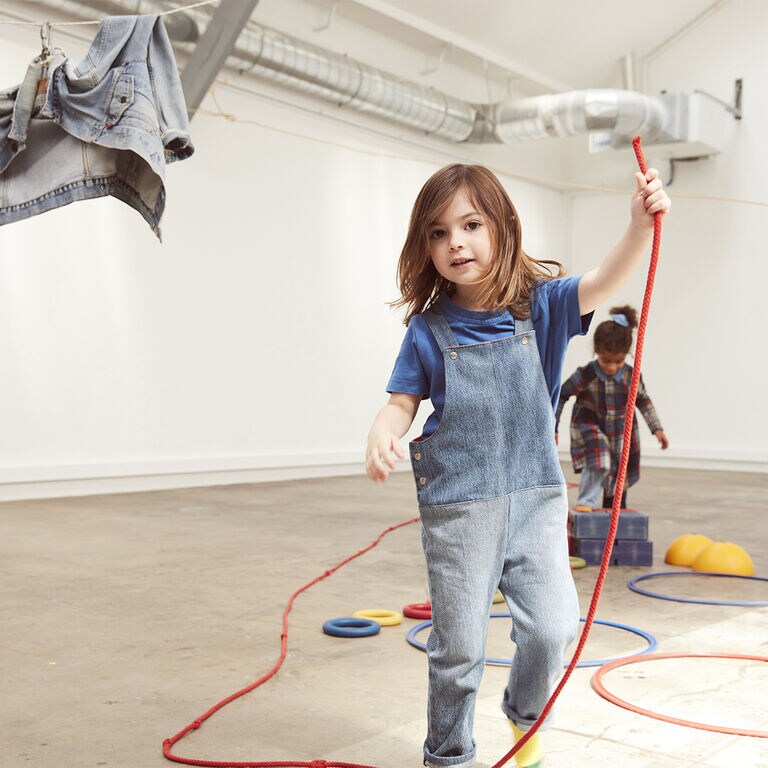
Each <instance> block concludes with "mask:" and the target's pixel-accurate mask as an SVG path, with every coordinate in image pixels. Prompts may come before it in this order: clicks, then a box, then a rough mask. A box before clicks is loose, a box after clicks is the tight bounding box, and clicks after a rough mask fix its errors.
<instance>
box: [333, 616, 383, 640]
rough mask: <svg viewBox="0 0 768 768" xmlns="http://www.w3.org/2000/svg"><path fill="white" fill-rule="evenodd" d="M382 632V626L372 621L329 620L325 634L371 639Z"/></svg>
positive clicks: (353, 619) (352, 619) (351, 619)
mask: <svg viewBox="0 0 768 768" xmlns="http://www.w3.org/2000/svg"><path fill="white" fill-rule="evenodd" d="M380 631H381V624H379V622H378V621H373V620H372V619H355V618H349V619H328V621H326V622H325V623H324V624H323V632H325V634H326V635H333V636H334V637H370V636H371V635H377V634H378V633H379V632H380Z"/></svg>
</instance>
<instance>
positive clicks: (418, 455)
mask: <svg viewBox="0 0 768 768" xmlns="http://www.w3.org/2000/svg"><path fill="white" fill-rule="evenodd" d="M413 460H414V461H421V454H420V453H414V454H413Z"/></svg>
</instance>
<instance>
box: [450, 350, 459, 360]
mask: <svg viewBox="0 0 768 768" xmlns="http://www.w3.org/2000/svg"><path fill="white" fill-rule="evenodd" d="M448 357H450V358H451V360H455V359H456V358H457V357H458V355H457V354H456V353H455V352H451V354H450V355H448Z"/></svg>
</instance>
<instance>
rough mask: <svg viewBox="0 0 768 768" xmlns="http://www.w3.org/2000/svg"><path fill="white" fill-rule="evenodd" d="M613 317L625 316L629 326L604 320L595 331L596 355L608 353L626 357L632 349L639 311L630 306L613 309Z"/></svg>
mask: <svg viewBox="0 0 768 768" xmlns="http://www.w3.org/2000/svg"><path fill="white" fill-rule="evenodd" d="M611 315H624V317H626V318H627V323H629V325H627V326H624V325H621V324H620V323H617V322H616V321H615V320H604V321H603V322H602V323H600V325H598V326H597V328H596V329H595V338H594V348H595V354H597V355H599V354H600V353H601V352H608V353H609V354H612V355H626V354H627V353H628V352H629V350H630V349H632V336H633V332H634V330H635V328H637V311H636V310H635V309H633V308H632V307H630V306H624V307H612V308H611Z"/></svg>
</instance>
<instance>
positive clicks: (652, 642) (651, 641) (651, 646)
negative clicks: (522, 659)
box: [406, 613, 658, 667]
mask: <svg viewBox="0 0 768 768" xmlns="http://www.w3.org/2000/svg"><path fill="white" fill-rule="evenodd" d="M491 618H492V619H510V618H512V617H511V615H510V614H508V613H492V614H491ZM579 621H581V622H585V621H586V619H579ZM593 623H594V624H602V625H603V626H606V627H616V628H617V629H624V630H626V631H627V632H632V634H634V635H640V637H642V638H643V640H645V641H647V643H648V647H647V648H646V649H645V650H642V651H640V652H639V653H630V654H628V655H627V656H626V657H625V656H618V657H617V658H616V659H598V660H597V661H580V662H578V664H576V666H577V667H602V666H603V664H608V663H609V662H611V661H617V659H623V658H630V657H631V656H643V655H645V654H646V653H652V652H653V651H655V650H656V646H657V645H658V642H657V641H656V638H655V637H654V636H653V635H651V634H649V633H648V632H644V631H643V630H642V629H637V627H630V626H629V625H628V624H617V623H616V622H615V621H600V619H594V622H593ZM431 626H432V622H431V621H422V622H421V624H417V625H416V626H415V627H414V628H413V629H412V630H411V631H410V632H409V633H408V635H407V636H406V640H407V641H408V642H409V643H410V644H411V645H412V646H413V647H414V648H418V649H419V650H420V651H426V650H427V646H426V645H424V643H420V642H419V641H418V640H417V639H416V634H417V633H418V632H421V631H422V630H423V629H426V628H427V627H431ZM485 663H486V664H502V665H505V666H510V665H511V664H512V659H494V658H490V657H487V656H486V659H485ZM569 663H570V661H566V662H563V666H564V667H567V666H568V664H569Z"/></svg>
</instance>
